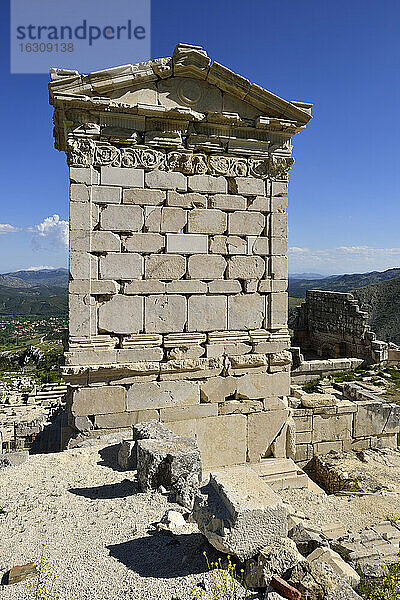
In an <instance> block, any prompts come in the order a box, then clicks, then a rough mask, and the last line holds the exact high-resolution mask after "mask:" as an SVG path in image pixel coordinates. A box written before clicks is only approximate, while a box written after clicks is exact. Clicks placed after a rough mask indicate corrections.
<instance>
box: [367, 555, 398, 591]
mask: <svg viewBox="0 0 400 600" xmlns="http://www.w3.org/2000/svg"><path fill="white" fill-rule="evenodd" d="M360 575H361V581H360V584H359V586H358V587H357V592H358V593H359V594H360V595H361V596H362V597H363V598H364V600H400V560H399V559H397V560H396V562H394V563H392V564H391V565H384V566H383V575H382V576H381V577H371V576H369V575H365V574H364V573H360Z"/></svg>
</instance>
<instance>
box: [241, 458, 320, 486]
mask: <svg viewBox="0 0 400 600" xmlns="http://www.w3.org/2000/svg"><path fill="white" fill-rule="evenodd" d="M249 466H250V468H251V469H252V470H253V471H255V472H256V473H257V475H258V476H259V477H261V478H262V479H263V481H265V483H266V484H268V485H269V486H270V487H271V488H272V489H273V490H284V489H289V488H290V489H303V488H306V487H308V476H307V475H306V474H305V473H304V471H302V470H301V469H300V468H299V467H298V466H297V465H296V463H295V462H293V460H292V459H291V458H266V459H264V460H262V461H261V462H260V463H251V464H250V465H249Z"/></svg>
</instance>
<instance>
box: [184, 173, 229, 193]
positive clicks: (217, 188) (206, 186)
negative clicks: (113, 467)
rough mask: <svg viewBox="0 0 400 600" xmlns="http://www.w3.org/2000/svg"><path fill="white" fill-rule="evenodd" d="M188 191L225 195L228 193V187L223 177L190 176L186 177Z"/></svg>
mask: <svg viewBox="0 0 400 600" xmlns="http://www.w3.org/2000/svg"><path fill="white" fill-rule="evenodd" d="M188 189H189V190H191V191H192V192H206V193H209V194H226V193H227V191H228V186H227V182H226V179H225V177H212V176H211V175H191V176H190V177H188Z"/></svg>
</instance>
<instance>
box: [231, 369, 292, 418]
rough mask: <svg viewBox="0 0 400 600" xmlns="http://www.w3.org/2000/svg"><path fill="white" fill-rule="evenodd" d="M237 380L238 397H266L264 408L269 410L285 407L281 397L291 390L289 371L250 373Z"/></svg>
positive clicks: (252, 398)
mask: <svg viewBox="0 0 400 600" xmlns="http://www.w3.org/2000/svg"><path fill="white" fill-rule="evenodd" d="M235 381H236V392H237V394H236V395H237V397H238V398H249V399H251V400H254V399H257V398H265V399H266V401H265V402H264V410H268V411H271V410H278V409H282V408H285V406H284V405H283V404H282V400H280V398H282V397H283V396H288V395H289V392H290V375H289V374H288V373H283V372H281V373H248V374H246V375H243V377H237V378H236V377H235Z"/></svg>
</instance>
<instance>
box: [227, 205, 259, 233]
mask: <svg viewBox="0 0 400 600" xmlns="http://www.w3.org/2000/svg"><path fill="white" fill-rule="evenodd" d="M264 227H265V217H264V215H263V214H262V213H258V212H247V211H235V212H233V213H230V214H229V215H228V231H229V233H233V234H236V235H261V234H262V233H263V231H264Z"/></svg>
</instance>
